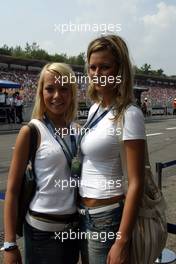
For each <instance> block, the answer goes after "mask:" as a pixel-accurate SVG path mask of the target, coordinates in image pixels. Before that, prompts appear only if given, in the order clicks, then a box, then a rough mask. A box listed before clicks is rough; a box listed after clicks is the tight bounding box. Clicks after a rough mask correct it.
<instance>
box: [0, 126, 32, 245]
mask: <svg viewBox="0 0 176 264" xmlns="http://www.w3.org/2000/svg"><path fill="white" fill-rule="evenodd" d="M29 140H30V128H29V127H28V126H24V127H22V128H21V130H20V132H19V134H18V136H17V140H16V143H15V148H14V152H13V157H12V161H11V165H10V170H9V174H8V181H7V190H6V196H5V206H4V231H5V241H8V242H11V241H13V242H14V241H16V219H17V206H18V197H19V193H20V188H21V184H22V176H23V174H24V171H25V169H26V166H27V162H28V156H29Z"/></svg>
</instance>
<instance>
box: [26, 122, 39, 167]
mask: <svg viewBox="0 0 176 264" xmlns="http://www.w3.org/2000/svg"><path fill="white" fill-rule="evenodd" d="M28 127H29V128H30V141H29V159H28V160H30V161H31V163H32V168H34V160H35V154H36V151H37V139H38V132H37V128H36V126H35V125H34V124H32V123H29V124H28Z"/></svg>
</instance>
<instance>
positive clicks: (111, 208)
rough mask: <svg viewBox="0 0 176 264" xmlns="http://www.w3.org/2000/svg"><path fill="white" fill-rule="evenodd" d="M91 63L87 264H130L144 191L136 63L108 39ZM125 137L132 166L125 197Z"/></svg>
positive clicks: (95, 48) (84, 186)
mask: <svg viewBox="0 0 176 264" xmlns="http://www.w3.org/2000/svg"><path fill="white" fill-rule="evenodd" d="M87 63H88V74H89V77H90V79H91V83H90V86H89V90H88V93H89V96H90V98H91V99H92V101H93V102H94V104H93V106H92V107H91V109H90V112H89V117H88V121H87V123H86V125H85V127H87V128H88V130H89V133H86V134H84V135H82V136H81V137H80V141H81V143H80V146H81V150H82V154H83V167H82V176H81V182H80V189H79V193H80V196H81V204H80V210H79V211H80V215H81V231H82V232H86V234H87V237H86V239H85V240H84V241H83V242H82V252H81V254H82V261H83V263H84V264H87V263H89V264H129V245H130V240H131V234H132V230H133V227H134V224H135V220H136V216H137V211H138V205H139V203H140V199H141V194H142V191H143V180H144V146H145V128H144V120H143V114H142V112H141V110H140V109H139V108H138V107H136V106H134V105H132V102H133V90H132V85H133V76H132V70H131V63H130V59H129V53H128V48H127V46H126V43H125V42H124V40H123V39H122V38H121V37H119V36H116V35H108V36H103V37H100V38H97V39H95V40H93V41H92V42H91V43H90V44H89V46H88V51H87ZM119 122H120V123H121V125H119V124H120V123H119ZM121 126H122V129H121ZM120 133H121V135H119V134H120ZM120 137H122V140H123V142H124V149H125V154H126V160H127V171H128V190H127V193H126V195H125V192H124V188H123V185H124V179H123V177H122V175H123V172H122V164H121V158H120V142H119V138H120Z"/></svg>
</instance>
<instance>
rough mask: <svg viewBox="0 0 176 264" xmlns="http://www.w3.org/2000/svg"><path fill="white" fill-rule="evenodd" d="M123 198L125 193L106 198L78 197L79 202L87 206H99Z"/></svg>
mask: <svg viewBox="0 0 176 264" xmlns="http://www.w3.org/2000/svg"><path fill="white" fill-rule="evenodd" d="M123 199H125V195H119V196H115V197H111V198H108V199H95V198H87V197H80V202H81V204H83V205H85V206H87V207H96V206H101V205H109V204H114V203H117V202H119V201H121V200H123Z"/></svg>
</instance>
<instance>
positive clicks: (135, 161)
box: [107, 139, 145, 264]
mask: <svg viewBox="0 0 176 264" xmlns="http://www.w3.org/2000/svg"><path fill="white" fill-rule="evenodd" d="M124 151H125V155H126V162H127V174H128V191H127V194H126V199H125V204H124V209H123V214H122V219H121V223H120V227H119V230H118V232H121V233H120V234H121V239H119V240H116V241H115V243H114V245H113V246H112V248H111V250H110V252H109V256H108V262H107V263H108V264H123V263H125V264H127V263H128V262H127V261H128V258H127V256H128V255H129V243H130V240H131V235H132V231H133V227H134V224H135V221H136V217H137V212H138V206H139V203H140V200H141V195H142V192H143V187H144V186H143V184H144V166H145V164H144V163H145V162H144V160H145V140H143V139H139V140H125V141H124Z"/></svg>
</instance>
